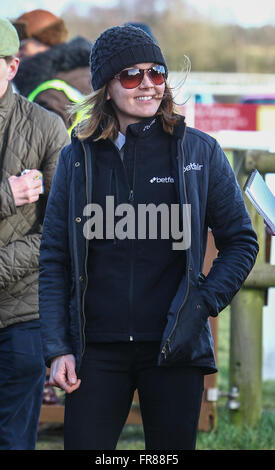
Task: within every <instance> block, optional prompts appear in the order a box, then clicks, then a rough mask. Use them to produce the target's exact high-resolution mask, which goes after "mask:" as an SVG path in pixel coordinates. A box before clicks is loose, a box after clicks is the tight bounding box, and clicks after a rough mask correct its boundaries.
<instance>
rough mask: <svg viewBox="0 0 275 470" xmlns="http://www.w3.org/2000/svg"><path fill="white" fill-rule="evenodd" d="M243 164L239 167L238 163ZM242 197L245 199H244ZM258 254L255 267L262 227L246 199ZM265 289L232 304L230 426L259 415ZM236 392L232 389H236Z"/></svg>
mask: <svg viewBox="0 0 275 470" xmlns="http://www.w3.org/2000/svg"><path fill="white" fill-rule="evenodd" d="M244 156H245V153H243V152H234V168H235V169H238V174H237V178H238V181H239V184H240V186H241V188H243V186H244V183H245V181H246V178H247V172H246V170H245V167H244V161H245V159H244ZM240 162H242V164H240ZM244 197H245V196H244ZM245 202H246V205H247V208H248V210H249V213H250V216H251V219H252V224H253V227H254V229H255V231H256V232H257V235H258V242H259V245H260V251H259V254H258V258H257V261H256V264H258V263H264V262H265V227H264V223H263V221H262V218H261V217H260V216H259V215H258V213H257V212H256V210H255V209H254V208H253V207H252V205H251V204H250V202H249V201H248V200H247V198H246V197H245ZM263 306H264V290H262V289H259V288H258V289H257V288H253V289H252V288H241V290H240V291H239V292H238V293H237V295H236V296H235V297H234V299H233V301H232V303H231V331H230V376H229V380H230V389H231V390H232V389H233V388H234V387H236V389H237V391H238V392H239V397H238V402H239V406H237V407H235V409H231V410H230V417H231V420H232V422H233V423H235V424H238V425H248V426H254V425H256V424H257V422H258V420H259V419H260V417H261V413H262V311H263ZM236 389H235V390H236Z"/></svg>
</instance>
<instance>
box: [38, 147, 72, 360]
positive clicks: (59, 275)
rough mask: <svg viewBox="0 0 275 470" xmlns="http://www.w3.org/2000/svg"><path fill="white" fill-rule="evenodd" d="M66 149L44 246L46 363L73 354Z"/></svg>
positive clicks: (42, 285)
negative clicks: (70, 332)
mask: <svg viewBox="0 0 275 470" xmlns="http://www.w3.org/2000/svg"><path fill="white" fill-rule="evenodd" d="M65 154H67V149H66V148H65V149H64V150H63V151H62V152H61V155H60V157H59V160H58V164H57V167H56V171H55V174H54V178H53V181H52V187H51V191H50V195H49V198H48V203H47V208H46V214H45V218H44V224H43V232H42V239H41V246H40V274H39V310H40V319H41V335H42V344H43V350H44V357H45V362H46V364H47V365H48V366H49V365H50V362H51V359H53V358H55V357H57V356H60V355H64V354H70V353H72V346H71V341H70V334H69V300H70V262H69V246H68V194H67V184H66V176H67V175H66V166H65V162H64V158H65V157H64V156H65Z"/></svg>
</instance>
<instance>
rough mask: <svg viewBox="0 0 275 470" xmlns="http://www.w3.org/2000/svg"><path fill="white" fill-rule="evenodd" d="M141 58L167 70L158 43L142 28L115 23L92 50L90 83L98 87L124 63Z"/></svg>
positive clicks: (126, 64)
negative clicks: (116, 24)
mask: <svg viewBox="0 0 275 470" xmlns="http://www.w3.org/2000/svg"><path fill="white" fill-rule="evenodd" d="M142 62H154V63H156V64H160V65H163V66H164V67H165V70H166V74H167V72H168V70H167V65H166V62H165V59H164V57H163V55H162V52H161V50H160V47H159V46H158V45H157V44H156V43H155V42H154V41H153V39H152V38H151V37H150V36H149V35H148V34H147V33H145V32H144V31H143V30H142V29H140V28H136V27H134V26H114V27H112V28H109V29H106V31H104V32H103V33H102V34H101V35H100V36H99V37H98V38H97V40H96V41H95V43H94V45H93V48H92V51H91V61H90V65H91V74H92V86H93V89H94V90H98V89H99V88H101V87H102V86H103V85H105V84H106V83H108V82H109V81H110V80H111V79H112V78H114V76H115V75H116V74H117V73H119V72H121V70H123V69H124V68H126V67H130V66H131V65H135V64H139V63H142Z"/></svg>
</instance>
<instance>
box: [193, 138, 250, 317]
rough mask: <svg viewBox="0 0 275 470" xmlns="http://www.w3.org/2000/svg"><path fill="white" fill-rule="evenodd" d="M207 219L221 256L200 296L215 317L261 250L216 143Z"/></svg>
mask: <svg viewBox="0 0 275 470" xmlns="http://www.w3.org/2000/svg"><path fill="white" fill-rule="evenodd" d="M207 217H208V221H207V222H208V226H209V227H210V228H211V229H212V232H213V236H214V239H215V244H216V247H217V250H218V257H217V258H216V259H215V261H214V263H213V266H212V269H211V270H210V272H209V274H208V276H207V278H206V282H205V283H203V286H202V287H201V293H202V295H203V297H204V300H205V301H206V303H207V304H208V306H209V309H210V314H211V315H213V316H216V315H218V313H219V312H220V311H221V310H222V309H224V308H225V307H226V306H227V305H228V304H229V303H230V302H231V300H232V298H233V297H234V295H235V294H236V293H237V292H238V290H239V289H240V288H241V286H242V284H243V283H244V281H245V279H246V277H247V276H248V274H249V272H250V271H251V269H252V267H253V265H254V263H255V260H256V257H257V253H258V249H259V247H258V243H257V236H256V233H255V232H254V230H253V228H252V224H251V220H250V216H249V214H248V211H247V209H246V206H245V203H244V199H243V195H242V191H241V188H240V186H239V184H238V182H237V180H236V177H235V174H234V172H233V170H232V168H231V166H230V164H229V162H228V160H227V157H226V156H225V154H224V152H223V151H222V149H221V148H220V146H219V145H218V144H217V143H216V144H215V147H214V150H213V153H212V157H211V162H210V169H209V189H208V200H207Z"/></svg>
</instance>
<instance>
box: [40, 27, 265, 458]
mask: <svg viewBox="0 0 275 470" xmlns="http://www.w3.org/2000/svg"><path fill="white" fill-rule="evenodd" d="M167 74H168V69H167V65H166V62H165V59H164V57H163V54H162V52H161V49H160V47H159V46H158V45H157V44H156V43H155V42H154V40H153V39H152V38H151V37H150V36H149V35H148V34H147V33H145V32H144V31H142V29H140V28H136V27H133V26H115V27H113V28H109V29H107V30H106V31H104V32H103V33H102V34H101V35H100V36H99V37H98V38H97V40H96V41H95V43H94V46H93V48H92V51H91V76H92V87H93V90H94V93H93V94H92V95H90V96H89V97H87V98H86V100H85V101H84V102H83V103H82V104H81V105H80V108H81V109H84V110H85V112H86V114H87V119H86V120H84V121H83V122H81V123H79V124H78V125H77V127H76V129H75V130H74V135H73V137H72V143H71V145H69V146H67V147H66V148H65V149H64V150H63V151H62V152H61V155H60V158H59V161H58V166H57V170H56V173H55V177H54V180H53V184H52V189H51V193H50V196H49V200H48V205H47V210H46V215H45V222H44V226H43V235H42V242H41V250H40V280H39V298H40V304H39V305H40V314H41V332H42V341H43V347H44V355H45V361H46V364H47V365H48V366H50V367H51V374H50V383H52V384H53V385H55V386H58V387H61V388H62V389H64V390H65V391H66V401H65V422H64V442H65V449H66V450H70V449H79V450H80V449H81V450H82V449H97V450H99V449H115V448H116V445H117V442H118V439H119V436H120V433H121V431H122V428H123V426H124V423H125V422H126V419H127V416H128V413H129V410H130V407H131V403H132V399H133V395H134V391H135V389H137V390H138V395H139V404H140V410H141V415H142V420H143V427H144V434H145V445H146V449H147V450H148V449H151V450H153V449H155V450H156V449H161V450H172V449H178V450H184V449H194V448H195V446H196V436H197V428H198V420H199V415H200V407H201V399H202V393H203V385H204V375H205V374H212V373H215V372H217V367H216V362H215V357H214V348H213V339H212V335H211V330H210V326H209V316H210V315H211V316H216V315H218V313H219V312H220V311H221V310H222V309H224V308H225V307H226V306H227V305H228V304H229V303H230V301H231V299H232V297H233V296H234V294H235V293H236V292H237V291H238V290H239V289H240V287H241V285H242V283H243V282H244V280H245V278H246V277H247V275H248V273H249V272H250V270H251V268H252V267H253V265H254V262H255V259H256V256H257V252H258V244H257V237H256V234H255V232H254V230H253V229H252V226H251V221H250V218H249V214H248V212H247V210H246V207H245V204H244V200H243V197H242V192H241V189H240V187H239V186H238V183H237V181H236V178H235V175H234V173H233V171H232V168H231V166H230V164H229V162H228V160H227V158H226V156H225V154H224V153H223V151H222V149H221V148H220V146H219V145H218V143H217V142H216V140H215V139H213V138H212V137H210V136H208V135H206V134H204V133H202V132H200V131H198V130H196V129H191V128H189V127H187V126H186V124H185V120H184V118H183V117H182V116H180V115H179V114H177V113H176V110H175V107H174V103H173V99H172V94H171V90H170V89H169V87H168V85H167ZM110 196H111V200H112V201H113V203H114V210H113V209H111V211H110V208H109V211H108V208H107V197H110ZM108 200H109V199H108ZM149 203H150V204H151V205H153V206H157V207H159V205H161V204H162V205H164V206H165V207H168V208H170V209H171V208H172V205H173V206H174V205H176V206H177V207H178V208H179V214H178V215H179V218H180V219H181V226H183V227H185V228H187V227H189V229H190V238H191V240H189V243H188V242H187V241H186V244H185V246H184V247H183V246H181V248H177V249H174V248H173V234H172V233H171V231H170V232H169V234H168V236H164V237H162V234H161V231H160V224H159V223H156V222H155V229H156V230H157V236H153V237H150V233H149V234H148V226H146V227H145V232H143V231H142V233H143V234H144V233H145V237H144V236H143V235H142V236H141V237H139V230H140V229H141V230H143V229H144V227H141V226H139V223H140V220H139V218H138V217H137V216H136V215H137V212H136V211H138V210H139V208H140V206H141V205H144V204H145V205H149ZM93 204H95V206H93ZM186 205H187V206H188V207H191V224H192V226H190V217H189V216H188V215H187V213H186V212H185V211H184V207H185V206H186ZM122 207H124V212H119V213H118V211H117V209H119V211H122ZM126 207H127V208H128V209H127V208H126ZM98 208H100V209H101V214H102V232H101V231H100V227H101V224H99V225H100V227H95V226H96V220H98V219H100V220H101V218H100V216H98ZM130 209H131V211H132V212H133V211H134V213H135V215H134V216H131V217H133V218H131V220H129V217H128V218H127V222H126V220H125V218H124V215H125V212H128V211H129V212H131V211H130ZM129 212H128V214H129ZM94 214H95V215H94ZM97 216H98V217H97ZM113 216H114V220H113V219H112V217H113ZM168 217H169V216H168ZM133 221H134V222H135V226H134V228H133V232H132V231H131V230H130V228H129V227H128V224H129V225H131V222H133ZM114 222H115V223H116V226H115V227H114ZM90 223H91V225H89V224H90ZM120 224H123V232H122V233H121V232H120V231H117V229H118V228H121V225H120ZM137 224H138V225H137ZM208 227H210V228H211V229H212V232H213V235H214V238H215V242H216V246H217V248H218V250H219V256H218V258H217V260H215V261H214V264H213V267H212V269H211V271H210V273H209V274H208V276H207V277H204V276H203V274H202V273H201V270H202V266H203V262H204V255H205V248H206V241H207V234H208ZM126 228H127V231H126V232H125V229H126ZM128 229H129V231H128ZM146 229H147V230H146ZM185 233H186V232H185ZM148 235H149V236H148ZM166 235H167V234H166ZM183 239H184V240H185V237H183ZM187 239H188V236H187ZM190 241H191V243H190Z"/></svg>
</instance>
